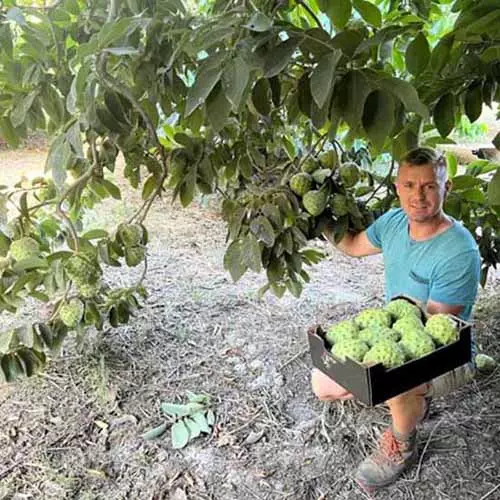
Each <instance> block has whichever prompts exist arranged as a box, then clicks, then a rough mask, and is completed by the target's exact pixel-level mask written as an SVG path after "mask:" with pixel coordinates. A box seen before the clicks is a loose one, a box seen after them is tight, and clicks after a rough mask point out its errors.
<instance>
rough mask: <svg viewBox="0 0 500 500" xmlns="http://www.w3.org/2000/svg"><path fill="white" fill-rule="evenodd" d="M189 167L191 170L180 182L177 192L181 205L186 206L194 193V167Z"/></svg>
mask: <svg viewBox="0 0 500 500" xmlns="http://www.w3.org/2000/svg"><path fill="white" fill-rule="evenodd" d="M191 168H192V170H191V171H190V172H189V174H188V175H187V176H186V178H185V179H184V182H183V183H182V184H181V189H180V192H179V198H180V200H181V205H182V206H183V207H187V206H188V205H189V204H190V203H191V202H192V201H193V199H194V195H195V194H196V169H195V168H194V167H191Z"/></svg>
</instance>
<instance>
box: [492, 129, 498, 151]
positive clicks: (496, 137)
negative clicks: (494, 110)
mask: <svg viewBox="0 0 500 500" xmlns="http://www.w3.org/2000/svg"><path fill="white" fill-rule="evenodd" d="M491 142H492V144H493V146H495V147H496V148H497V149H498V150H499V151H500V132H498V134H497V135H496V136H495V137H494V138H493V140H492V141H491Z"/></svg>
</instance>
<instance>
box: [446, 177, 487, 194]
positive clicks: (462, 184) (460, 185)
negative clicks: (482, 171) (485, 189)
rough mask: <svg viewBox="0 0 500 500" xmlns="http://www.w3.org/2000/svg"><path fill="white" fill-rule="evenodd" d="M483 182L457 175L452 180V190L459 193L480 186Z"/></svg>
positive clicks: (475, 178)
mask: <svg viewBox="0 0 500 500" xmlns="http://www.w3.org/2000/svg"><path fill="white" fill-rule="evenodd" d="M483 182H484V181H482V180H481V179H478V178H477V177H473V176H472V175H457V176H455V177H453V179H452V188H453V190H454V191H460V190H462V189H469V188H473V187H476V186H480V185H481V184H482V183H483Z"/></svg>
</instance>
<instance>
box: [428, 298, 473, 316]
mask: <svg viewBox="0 0 500 500" xmlns="http://www.w3.org/2000/svg"><path fill="white" fill-rule="evenodd" d="M426 309H427V312H428V313H429V314H439V313H441V314H453V315H455V316H458V315H459V314H460V313H461V312H462V311H463V310H464V306H461V305H450V304H443V303H442V302H434V301H433V300H428V301H427V307H426Z"/></svg>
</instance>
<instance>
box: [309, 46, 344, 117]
mask: <svg viewBox="0 0 500 500" xmlns="http://www.w3.org/2000/svg"><path fill="white" fill-rule="evenodd" d="M341 57H342V51H340V50H338V49H334V50H333V51H332V52H331V53H329V54H326V55H324V56H323V57H322V58H321V59H320V60H319V62H318V65H317V66H316V68H315V69H314V71H313V73H312V76H311V94H312V96H313V99H314V100H315V101H316V104H317V105H318V107H319V108H322V107H323V106H324V105H325V104H326V101H327V99H328V96H329V95H330V93H331V92H332V90H333V85H334V82H335V69H336V67H337V64H338V62H339V60H340V58H341Z"/></svg>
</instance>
